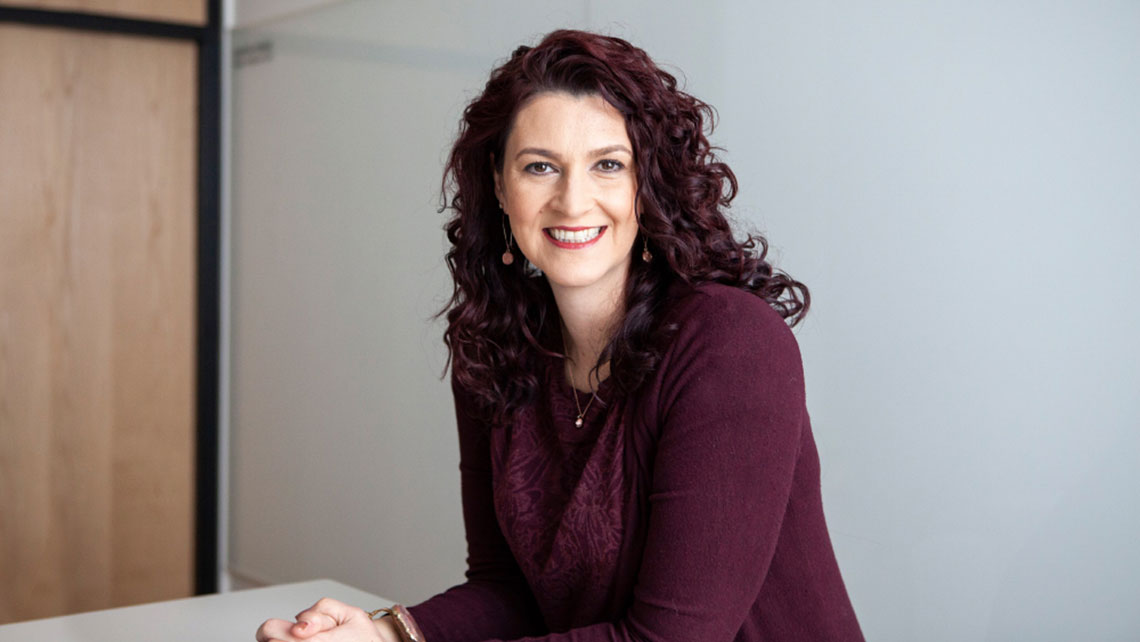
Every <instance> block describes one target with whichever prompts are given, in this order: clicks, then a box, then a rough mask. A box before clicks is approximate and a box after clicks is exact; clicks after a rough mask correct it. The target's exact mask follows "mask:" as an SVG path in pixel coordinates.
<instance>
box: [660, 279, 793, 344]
mask: <svg viewBox="0 0 1140 642" xmlns="http://www.w3.org/2000/svg"><path fill="white" fill-rule="evenodd" d="M669 299H670V300H669V312H668V314H667V318H668V320H669V323H672V324H675V326H676V331H677V333H678V338H680V337H681V335H685V334H694V335H701V336H703V337H706V338H711V337H723V338H730V337H734V336H736V337H739V338H746V337H752V338H754V339H759V338H768V339H770V340H783V341H791V342H792V343H793V344H794V343H795V338H794V336H793V335H792V331H791V328H789V327H788V324H787V322H786V321H785V320H784V318H783V317H781V316H780V314H779V313H778V312H776V310H775V309H774V308H772V306H771V305H770V304H769V303H768V302H767V301H765V300H764V299H763V298H761V297H759V296H756V295H755V294H753V293H751V292H749V291H747V290H742V289H740V288H737V287H733V286H730V285H725V284H723V283H715V282H703V283H695V284H679V285H677V286H675V287H674V288H673V289H672V291H671V292H670V297H669Z"/></svg>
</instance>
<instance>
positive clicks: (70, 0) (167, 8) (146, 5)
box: [0, 0, 206, 25]
mask: <svg viewBox="0 0 1140 642" xmlns="http://www.w3.org/2000/svg"><path fill="white" fill-rule="evenodd" d="M0 6H6V7H28V8H32V9H51V10H54V11H82V12H84V13H96V14H104V15H111V16H117V17H120V18H135V19H137V20H160V21H163V22H181V23H185V24H191V25H204V24H206V0H0Z"/></svg>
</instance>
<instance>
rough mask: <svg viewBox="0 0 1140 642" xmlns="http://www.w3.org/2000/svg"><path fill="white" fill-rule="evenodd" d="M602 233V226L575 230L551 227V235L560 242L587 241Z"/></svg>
mask: <svg viewBox="0 0 1140 642" xmlns="http://www.w3.org/2000/svg"><path fill="white" fill-rule="evenodd" d="M601 233H602V228H600V227H588V228H586V229H584V230H575V231H573V232H571V231H570V230H560V229H558V228H556V227H552V228H550V235H551V236H553V237H554V240H556V241H558V242H560V243H585V242H587V241H592V240H594V239H596V238H597V237H598V235H599V234H601Z"/></svg>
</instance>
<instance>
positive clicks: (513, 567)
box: [409, 380, 542, 642]
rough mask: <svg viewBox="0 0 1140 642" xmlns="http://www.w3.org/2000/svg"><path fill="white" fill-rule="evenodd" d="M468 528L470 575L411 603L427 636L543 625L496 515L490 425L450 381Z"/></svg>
mask: <svg viewBox="0 0 1140 642" xmlns="http://www.w3.org/2000/svg"><path fill="white" fill-rule="evenodd" d="M452 390H453V393H454V397H455V414H456V424H457V426H458V429H459V474H460V483H461V488H462V501H463V523H464V526H465V529H466V533H467V574H466V579H467V581H466V582H464V583H463V584H460V585H458V586H454V587H452V588H450V589H448V590H447V591H445V592H443V593H441V594H439V595H436V596H435V597H432V598H431V599H429V600H427V601H425V602H423V603H421V604H419V605H416V606H413V607H411V608H410V609H409V610H410V611H411V613H412V616H413V617H415V618H416V621H417V623H418V624H419V625H420V628H421V629H422V630H423V633H424V636H425V637H426V639H427V640H428V641H429V642H445V641H446V642H476V641H478V640H486V639H490V638H505V639H510V638H517V637H521V636H523V635H528V634H534V633H536V632H538V631H541V630H542V620H541V616H540V615H539V611H538V607H537V606H536V605H535V603H534V597H533V596H532V595H531V592H530V588H529V586H528V585H527V583H526V579H525V578H524V577H523V574H522V572H521V571H520V570H519V567H518V564H517V563H516V562H515V559H514V557H513V556H512V555H511V551H510V549H509V548H508V546H507V542H506V540H504V539H503V534H502V532H501V531H500V530H499V525H498V522H497V521H496V519H495V509H494V503H493V499H492V486H491V461H490V450H489V443H488V438H487V432H488V431H487V430H486V429H485V427H484V426H482V425H480V423H479V422H478V420H477V419H476V417H475V416H474V414H473V413H472V406H471V403H470V402H469V401H468V399H467V396H466V395H465V394H464V393H463V392H462V391H461V390H460V389H459V388H458V387H457V385H456V384H455V382H454V380H453V381H452Z"/></svg>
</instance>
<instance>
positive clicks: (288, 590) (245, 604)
mask: <svg viewBox="0 0 1140 642" xmlns="http://www.w3.org/2000/svg"><path fill="white" fill-rule="evenodd" d="M322 597H331V598H335V599H338V600H340V601H342V602H345V603H347V604H352V605H354V606H359V607H361V608H364V609H368V610H371V609H374V608H378V607H381V606H388V605H390V604H391V601H390V600H385V599H383V598H381V597H377V596H375V595H372V594H371V593H365V592H364V591H361V590H359V589H354V588H352V587H351V586H346V585H344V584H341V583H340V582H334V581H332V580H313V581H311V582H300V583H297V584H282V585H280V586H270V587H267V588H259V589H248V590H244V591H234V592H232V593H219V594H217V595H203V596H201V597H190V598H186V599H183V600H171V601H169V602H155V603H153V604H141V605H139V606H125V607H123V608H118V609H107V610H105V611H92V612H90V613H79V614H76V615H63V616H60V617H52V618H46V619H43V620H30V621H27V622H16V623H14V624H5V625H2V626H0V642H40V641H43V642H144V641H145V642H253V636H254V633H256V632H257V627H258V626H260V625H261V623H262V622H264V621H265V620H267V619H269V618H273V617H276V618H282V619H292V617H293V616H294V615H296V614H297V613H298V612H300V611H301V610H303V609H305V608H306V607H308V606H310V605H311V604H312V603H313V602H316V601H317V600H319V599H320V598H322Z"/></svg>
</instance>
